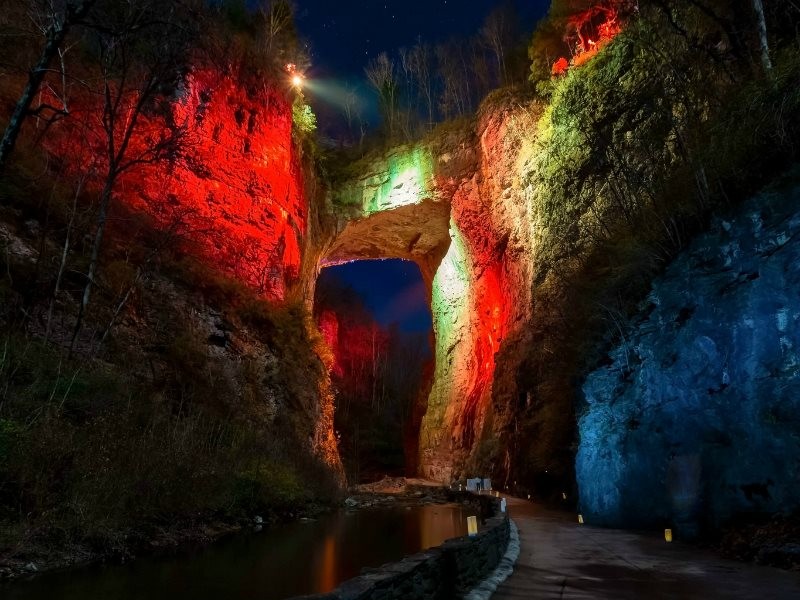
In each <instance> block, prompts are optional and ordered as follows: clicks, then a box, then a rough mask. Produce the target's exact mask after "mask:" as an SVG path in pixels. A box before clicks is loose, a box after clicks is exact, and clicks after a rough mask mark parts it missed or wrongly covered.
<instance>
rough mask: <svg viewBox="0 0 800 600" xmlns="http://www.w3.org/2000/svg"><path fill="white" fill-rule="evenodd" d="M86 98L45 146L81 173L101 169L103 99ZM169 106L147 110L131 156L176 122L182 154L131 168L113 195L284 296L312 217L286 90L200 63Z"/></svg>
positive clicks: (268, 293)
mask: <svg viewBox="0 0 800 600" xmlns="http://www.w3.org/2000/svg"><path fill="white" fill-rule="evenodd" d="M84 104H86V106H80V107H78V108H77V109H76V111H75V112H76V115H78V116H80V114H81V113H85V116H86V117H87V118H72V119H65V120H64V121H63V122H62V123H60V124H58V125H57V126H56V127H54V129H53V131H52V135H50V136H49V137H48V140H47V142H46V145H47V147H48V149H49V150H50V151H51V152H52V153H53V154H55V155H56V156H58V157H61V158H62V159H63V160H64V161H66V162H67V163H69V162H75V163H77V164H76V165H75V166H76V167H80V168H82V169H83V171H84V172H92V171H94V172H97V173H102V172H103V168H104V166H105V165H103V164H102V163H103V160H102V158H100V157H102V156H103V155H104V153H105V152H104V146H103V144H104V138H103V135H102V132H101V131H99V130H97V129H99V127H100V119H98V118H94V119H93V118H91V114H92V113H94V114H95V115H99V114H102V110H101V106H99V105H98V106H93V105H92V102H91V101H85V102H84ZM168 112H169V113H170V117H169V118H167V119H164V118H163V116H160V117H159V116H153V115H150V116H148V117H145V118H143V120H142V124H141V126H139V127H138V128H137V133H136V135H134V137H133V139H132V142H131V147H130V150H129V151H128V157H136V156H138V155H144V154H146V152H147V150H148V147H149V146H150V145H151V144H152V141H153V140H154V139H158V136H159V135H161V133H162V132H161V131H160V128H161V129H163V128H165V123H167V122H168V121H170V120H171V121H172V126H173V127H175V128H179V129H182V130H183V132H184V136H183V139H182V143H181V147H180V150H179V152H178V155H177V156H176V157H175V158H174V160H171V161H159V162H158V163H157V164H156V165H147V164H145V165H142V166H139V167H137V168H135V169H132V170H130V171H129V172H128V174H126V175H125V176H124V177H123V178H122V180H121V182H120V183H119V185H117V188H116V189H117V190H118V193H117V197H116V198H115V202H116V201H121V202H122V203H124V204H125V205H126V206H127V207H129V208H133V209H135V210H139V211H143V212H145V213H147V214H149V215H150V216H152V217H153V220H154V221H155V223H157V224H158V225H159V226H160V227H162V228H164V229H169V230H170V231H174V232H175V234H176V240H178V243H179V244H180V245H181V249H182V250H184V251H185V252H187V253H189V254H192V255H194V256H196V257H199V258H201V259H203V260H204V261H205V262H206V263H207V264H208V265H209V266H211V267H212V268H214V269H218V270H219V271H220V272H222V273H224V274H226V275H229V276H233V277H234V278H236V279H238V280H240V281H242V282H244V283H246V284H247V285H249V286H251V287H253V288H254V289H256V290H257V291H258V292H260V293H261V294H263V295H264V296H265V297H267V298H270V299H274V300H282V299H284V298H285V297H286V295H287V293H288V292H289V291H290V290H292V288H293V287H294V286H295V285H296V284H298V283H300V279H301V273H300V271H301V264H302V254H303V251H304V239H305V236H306V229H307V215H308V203H307V200H306V198H305V195H304V190H303V175H302V169H301V167H300V164H299V160H298V157H297V154H296V151H295V147H294V144H293V141H292V106H291V100H290V98H288V97H287V95H286V94H285V93H284V92H282V91H280V90H277V89H275V87H274V86H273V85H271V84H270V83H267V82H265V81H263V80H259V79H258V78H257V77H255V76H254V75H251V74H246V73H240V72H236V71H235V70H234V71H232V72H228V73H220V72H219V71H217V70H215V69H211V68H196V69H194V70H193V71H192V72H191V73H190V74H189V75H188V76H187V78H186V81H185V85H184V86H183V88H182V89H181V90H180V91H179V93H178V97H177V98H176V99H175V100H173V101H172V103H171V105H170V107H169V110H168ZM97 185H98V187H100V186H101V185H102V181H101V180H100V179H99V177H98V182H97Z"/></svg>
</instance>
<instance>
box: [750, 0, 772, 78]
mask: <svg viewBox="0 0 800 600" xmlns="http://www.w3.org/2000/svg"><path fill="white" fill-rule="evenodd" d="M753 10H754V11H755V13H756V23H757V25H758V41H759V45H760V50H761V66H762V67H763V69H764V72H765V73H767V74H770V73H772V59H770V57H769V39H768V38H767V20H766V18H765V17H764V5H763V3H762V2H761V0H753Z"/></svg>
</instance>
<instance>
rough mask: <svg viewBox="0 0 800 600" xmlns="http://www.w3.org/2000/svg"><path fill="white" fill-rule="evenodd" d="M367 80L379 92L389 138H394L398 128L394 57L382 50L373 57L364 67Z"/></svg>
mask: <svg viewBox="0 0 800 600" xmlns="http://www.w3.org/2000/svg"><path fill="white" fill-rule="evenodd" d="M364 72H365V74H366V76H367V81H369V83H370V85H371V86H372V87H373V88H374V89H375V91H376V92H377V93H378V99H379V101H380V106H381V112H382V113H383V118H384V122H385V124H386V131H387V134H388V136H389V139H394V136H395V134H396V130H397V113H398V103H397V100H398V97H397V96H398V85H397V69H396V66H395V62H394V60H393V59H391V58H389V55H388V54H386V53H385V52H382V53H381V54H379V55H378V57H377V58H374V59H372V60H371V61H370V62H369V63H368V64H367V66H366V68H365V69H364Z"/></svg>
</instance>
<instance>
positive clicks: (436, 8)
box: [297, 0, 550, 78]
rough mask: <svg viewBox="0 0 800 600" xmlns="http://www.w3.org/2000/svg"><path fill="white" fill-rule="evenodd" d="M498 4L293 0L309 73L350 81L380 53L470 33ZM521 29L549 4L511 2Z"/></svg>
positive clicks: (494, 0)
mask: <svg viewBox="0 0 800 600" xmlns="http://www.w3.org/2000/svg"><path fill="white" fill-rule="evenodd" d="M500 4H502V0H361V1H355V0H353V1H349V2H348V1H347V0H339V1H336V0H297V7H298V25H299V27H300V31H301V33H302V34H303V35H304V36H305V38H306V39H308V41H309V43H310V46H311V53H312V63H313V66H312V73H311V75H312V76H313V75H314V74H315V73H316V74H318V75H320V76H325V77H338V78H352V77H360V76H361V75H362V74H363V70H364V66H365V65H366V64H367V62H368V61H369V60H370V59H371V58H374V57H375V56H377V55H378V54H380V53H381V52H391V51H394V50H396V49H398V48H401V47H403V46H411V45H413V44H414V43H416V42H417V40H418V39H420V38H421V39H422V40H423V41H426V42H431V43H434V42H439V41H442V40H445V39H447V38H448V37H451V36H453V35H471V34H473V33H476V32H477V31H478V30H479V29H480V26H481V23H482V22H483V20H484V19H485V18H486V16H487V15H488V14H489V12H491V10H492V9H493V8H495V7H496V6H499V5H500ZM516 5H517V10H518V12H519V14H520V16H521V18H522V19H523V20H524V21H528V22H529V23H523V25H527V26H525V27H523V29H531V30H532V29H533V24H534V23H535V22H536V21H537V20H538V19H539V18H541V17H542V16H543V15H544V14H545V13H546V12H547V9H548V7H549V6H550V0H517V2H516Z"/></svg>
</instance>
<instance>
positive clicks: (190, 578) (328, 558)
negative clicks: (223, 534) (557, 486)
mask: <svg viewBox="0 0 800 600" xmlns="http://www.w3.org/2000/svg"><path fill="white" fill-rule="evenodd" d="M470 514H474V512H470V511H469V510H465V509H464V508H462V507H461V506H458V505H445V506H442V505H429V506H420V507H413V508H411V509H408V508H402V507H400V508H390V509H375V510H365V511H359V512H339V513H336V514H333V515H329V516H326V517H324V518H322V519H319V520H317V521H313V522H305V523H292V524H289V525H285V526H282V527H278V528H275V529H271V530H268V531H264V532H262V533H259V534H253V535H245V536H240V537H237V538H235V539H232V540H230V541H227V542H223V543H221V544H218V545H215V546H213V547H211V548H207V549H205V550H203V551H199V552H195V553H193V554H191V555H185V556H181V557H173V558H168V559H142V560H139V561H135V562H133V563H132V564H130V565H127V566H114V567H107V568H91V569H84V570H81V571H75V572H67V573H58V574H53V575H49V576H45V577H41V578H39V579H35V580H33V581H30V582H18V583H15V584H13V585H5V586H0V597H2V598H3V599H4V600H50V599H52V598H60V599H63V600H100V599H103V600H106V599H110V598H114V599H115V600H145V599H147V600H167V599H169V600H180V599H181V598H191V599H192V600H205V599H208V600H212V599H213V600H217V599H219V598H231V599H245V598H246V599H250V598H253V599H255V598H258V599H260V600H278V599H281V598H287V597H290V596H295V595H301V594H313V593H324V592H329V591H331V590H332V589H334V588H336V587H337V586H338V585H339V584H340V583H341V582H342V581H345V580H346V579H349V578H351V577H355V576H356V575H358V574H359V572H360V571H361V569H362V568H364V567H370V566H372V567H374V566H379V565H381V564H383V563H386V562H391V561H394V560H398V559H400V558H401V557H403V556H404V555H407V554H413V553H415V552H418V551H420V550H423V549H426V548H430V547H432V546H438V545H439V544H441V543H442V542H443V541H444V540H446V539H448V538H451V537H456V536H460V535H465V534H466V527H467V526H466V520H467V516H469V515H470Z"/></svg>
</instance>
